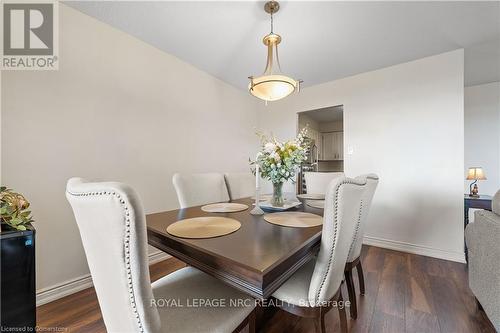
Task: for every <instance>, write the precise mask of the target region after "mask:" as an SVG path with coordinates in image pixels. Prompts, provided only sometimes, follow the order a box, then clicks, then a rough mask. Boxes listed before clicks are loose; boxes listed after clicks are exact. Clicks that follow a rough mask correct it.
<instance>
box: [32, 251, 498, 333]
mask: <svg viewBox="0 0 500 333" xmlns="http://www.w3.org/2000/svg"><path fill="white" fill-rule="evenodd" d="M361 260H362V262H363V268H364V273H365V284H366V294H365V296H360V295H359V286H358V284H357V283H358V281H357V278H355V279H354V282H355V285H356V290H357V296H358V319H356V320H349V317H348V321H349V331H350V332H390V333H393V332H394V333H400V332H415V333H416V332H443V333H458V332H468V333H470V332H492V333H494V332H495V330H494V329H493V327H492V325H491V323H490V322H489V320H488V319H487V318H486V316H485V314H484V313H483V312H482V311H479V309H478V308H477V305H476V302H475V298H474V296H473V295H472V293H471V291H470V290H469V287H468V283H467V269H466V266H465V265H463V264H459V263H455V262H450V261H445V260H439V259H434V258H429V257H423V256H418V255H413V254H408V253H402V252H397V251H391V250H386V249H381V248H377V247H372V246H363V251H362V254H361ZM184 266H185V264H184V263H182V262H180V261H179V260H177V259H174V258H171V259H168V260H165V261H162V262H160V263H157V264H155V265H152V266H151V267H150V272H151V279H152V280H153V281H154V280H157V279H158V278H160V277H162V276H164V275H166V274H168V273H170V272H173V271H175V270H177V269H179V268H181V267H184ZM342 289H343V290H342V293H343V295H344V299H347V290H346V287H345V284H344V285H343V287H342ZM37 321H38V326H40V327H45V328H56V329H57V330H58V331H59V332H106V329H105V327H104V323H103V321H102V318H101V313H100V310H99V304H98V302H97V297H96V295H95V292H94V289H93V288H89V289H86V290H83V291H81V292H78V293H76V294H73V295H70V296H67V297H64V298H61V299H59V300H57V301H54V302H52V303H49V304H45V305H42V306H40V307H38V308H37ZM326 330H327V332H338V331H339V323H338V312H337V311H336V310H335V309H333V310H331V311H329V312H328V313H327V315H326ZM263 332H266V333H281V332H283V333H285V332H286V333H288V332H296V333H299V332H300V333H303V332H311V333H312V332H314V324H313V322H312V321H310V320H308V319H299V318H297V317H295V316H293V315H290V314H288V313H286V312H283V311H277V312H276V313H275V314H274V317H273V318H272V319H271V320H270V321H269V322H268V323H267V325H266V326H265V327H264V329H263Z"/></svg>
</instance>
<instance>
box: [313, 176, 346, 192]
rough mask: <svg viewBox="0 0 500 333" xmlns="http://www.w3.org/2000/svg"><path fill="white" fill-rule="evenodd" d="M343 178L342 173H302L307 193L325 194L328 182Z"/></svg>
mask: <svg viewBox="0 0 500 333" xmlns="http://www.w3.org/2000/svg"><path fill="white" fill-rule="evenodd" d="M343 176H344V173H343V172H304V179H305V180H306V190H307V193H309V194H325V193H326V190H327V189H328V185H329V184H330V182H331V181H332V180H334V179H336V178H340V177H343Z"/></svg>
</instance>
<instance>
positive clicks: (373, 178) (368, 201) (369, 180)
mask: <svg viewBox="0 0 500 333" xmlns="http://www.w3.org/2000/svg"><path fill="white" fill-rule="evenodd" d="M358 178H359V179H360V180H362V181H366V191H365V193H364V194H363V197H362V199H361V210H360V212H359V215H360V217H359V220H358V223H357V225H356V229H355V230H354V236H353V239H352V244H351V248H350V249H349V255H348V256H347V262H352V261H354V260H355V259H356V258H358V257H359V255H360V254H361V246H362V245H363V237H364V236H365V228H366V223H367V220H368V213H369V211H370V207H371V205H372V199H373V195H374V194H375V190H376V189H377V185H378V176H377V175H376V174H374V173H370V174H367V175H361V176H359V177H356V179H358Z"/></svg>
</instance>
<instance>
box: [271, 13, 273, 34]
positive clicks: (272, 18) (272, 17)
mask: <svg viewBox="0 0 500 333" xmlns="http://www.w3.org/2000/svg"><path fill="white" fill-rule="evenodd" d="M271 33H273V13H272V12H271Z"/></svg>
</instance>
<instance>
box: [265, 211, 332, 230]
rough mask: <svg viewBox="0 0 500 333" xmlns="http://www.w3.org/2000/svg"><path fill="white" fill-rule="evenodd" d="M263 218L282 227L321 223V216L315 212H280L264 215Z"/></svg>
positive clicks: (301, 226)
mask: <svg viewBox="0 0 500 333" xmlns="http://www.w3.org/2000/svg"><path fill="white" fill-rule="evenodd" d="M264 220H266V221H267V222H269V223H272V224H276V225H280V226H283V227H293V228H309V227H316V226H318V225H322V224H323V218H322V217H321V216H319V215H316V214H311V213H303V212H282V213H272V214H266V215H264Z"/></svg>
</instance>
